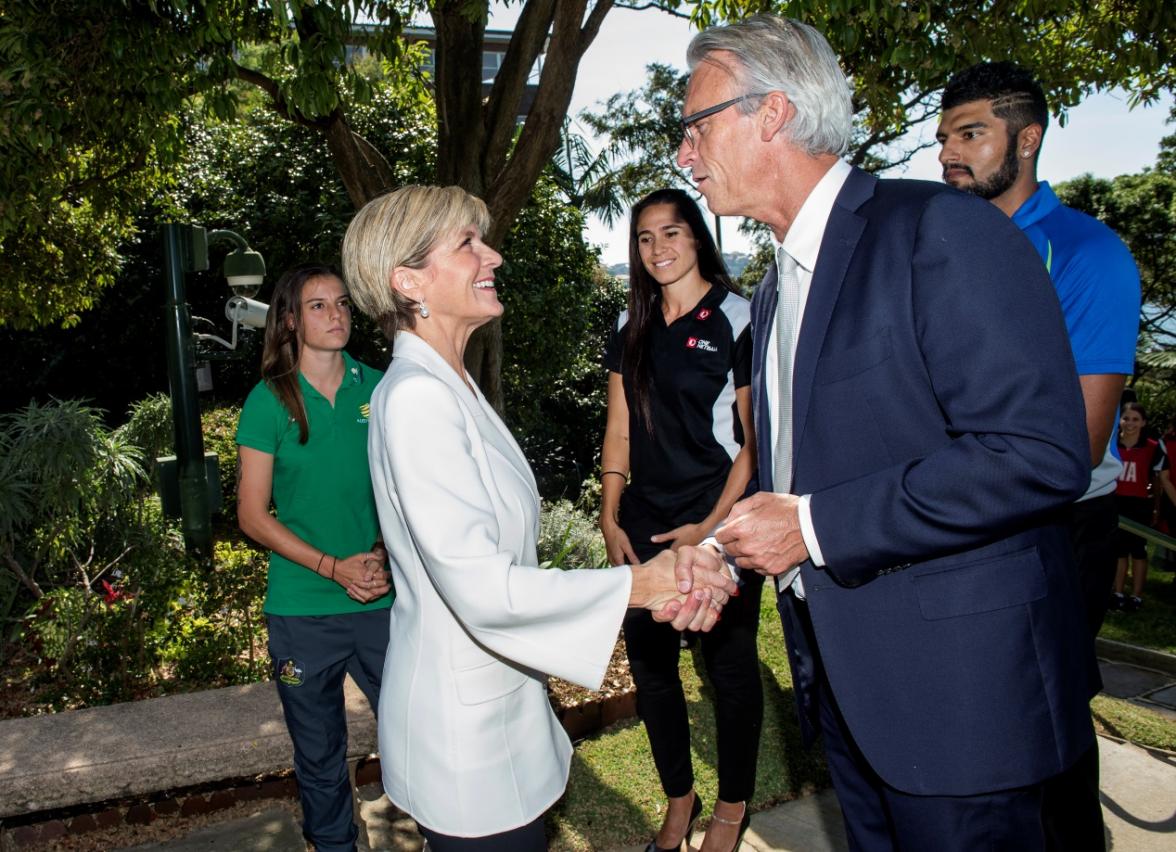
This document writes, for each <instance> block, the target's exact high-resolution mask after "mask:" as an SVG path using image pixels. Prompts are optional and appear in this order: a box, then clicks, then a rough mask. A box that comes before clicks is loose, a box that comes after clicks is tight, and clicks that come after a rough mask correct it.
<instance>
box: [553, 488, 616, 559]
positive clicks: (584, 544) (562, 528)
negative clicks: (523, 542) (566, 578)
mask: <svg viewBox="0 0 1176 852" xmlns="http://www.w3.org/2000/svg"><path fill="white" fill-rule="evenodd" d="M538 551H539V564H540V566H541V567H543V568H564V569H567V568H604V567H606V566H607V565H608V553H607V552H606V551H605V548H604V538H603V537H602V536H601V534H600V530H599V529H597V527H596V520H595V519H594V518H592V517H590V516H589V515H587V514H586V513H584V512H582V511H580V510H579V509H577V508H576V507H575V506H573V505H572V503H571V502H570V501H568V500H555V501H553V502H548V503H544V504H543V508H542V512H541V513H540V516H539V543H538Z"/></svg>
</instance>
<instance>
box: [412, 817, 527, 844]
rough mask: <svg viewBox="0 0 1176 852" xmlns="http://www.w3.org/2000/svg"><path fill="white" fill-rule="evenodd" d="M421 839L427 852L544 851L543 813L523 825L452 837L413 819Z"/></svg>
mask: <svg viewBox="0 0 1176 852" xmlns="http://www.w3.org/2000/svg"><path fill="white" fill-rule="evenodd" d="M417 827H418V828H419V829H420V830H421V834H422V835H424V838H425V840H427V841H429V846H428V849H429V852H546V850H547V837H546V835H545V834H544V831H543V817H542V816H539V817H538V818H536V819H534V820H532V821H531V822H529V823H527V824H526V825H523V826H519V827H518V828H512V829H511V830H510V831H503V832H501V833H499V834H488V835H486V836H485V837H453V836H452V835H449V834H441V833H439V832H436V831H433V829H431V828H428V827H426V826H423V825H421V824H420V823H417Z"/></svg>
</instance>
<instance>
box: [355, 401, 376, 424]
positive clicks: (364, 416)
mask: <svg viewBox="0 0 1176 852" xmlns="http://www.w3.org/2000/svg"><path fill="white" fill-rule="evenodd" d="M371 416H372V407H371V406H370V405H368V404H367V403H366V402H365V403H363V404H361V405H360V406H359V419H357V420H356V421H355V422H356V423H367V422H368V418H369V417H371Z"/></svg>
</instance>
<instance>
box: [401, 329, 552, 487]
mask: <svg viewBox="0 0 1176 852" xmlns="http://www.w3.org/2000/svg"><path fill="white" fill-rule="evenodd" d="M392 357H394V358H405V359H407V360H409V361H412V362H414V363H416V364H419V365H420V366H422V367H424V368H425V369H426V370H428V371H429V372H430V373H431V374H433V375H434V376H436V377H437V378H439V379H440V380H441V381H443V382H444V383H445V384H446V385H447V386H448V387H449V388H450V389H451V390H452V391H453V394H454V396H456V397H457V398H458V399H459V400H460V401H461V403H462V405H464V406H465V407H466V408H467V409H468V410H469V412H470V413H471V414H472V415H473V417H474V420H475V422H476V423H485V424H486V427H482V426H479V434H480V435H481V437H482V439H483V441H490V442H491V443H492V444H493V446H494V448H495V450H497V451H498V453H499V454H500V455H502V457H503V458H505V459H506V460H507V461H508V462H509V463H510V465H511V467H513V468H514V469H515V471H516V472H517V473H518V475H519V478H520V479H521V480H523V482H525V483H526V484H527V487H528V488H529V489H530V491H531V495H532V496H533V497H534V499H535V502H536V503H538V502H539V487H538V485H537V484H536V483H535V474H534V473H533V472H532V471H531V465H530V464H528V463H527V457H526V456H525V455H524V454H523V451H522V448H521V447H519V445H518V442H517V441H515V439H514V436H513V435H512V434H511V433H510V430H509V429H508V428H507V427H506V424H505V423H503V422H502V418H501V417H499V416H498V414H497V412H495V411H494V407H493V406H492V405H490V403H489V402H487V401H486V397H485V396H483V395H482V392H481V390H479V389H477V385H475V386H474V387H475V390H473V391H471V390H470V389H469V387H467V386H466V383H465V382H463V381H462V380H461V377H460V376H459V375H458V374H457V373H455V372H454V370H453V368H452V367H450V366H449V364H448V363H446V361H445V359H444V358H442V357H441V355H440V353H438V352H437V350H435V349H434V348H433V347H432V346H430V345H429V344H428V343H426V342H425V341H424V340H422V339H421V338H419V337H417V336H416V335H415V334H410V333H408V332H400V333H399V334H397V335H396V342H395V343H394V344H393V347H392ZM471 381H472V380H471ZM487 427H488V428H487ZM486 432H491V433H493V435H492V436H491V435H488V434H486Z"/></svg>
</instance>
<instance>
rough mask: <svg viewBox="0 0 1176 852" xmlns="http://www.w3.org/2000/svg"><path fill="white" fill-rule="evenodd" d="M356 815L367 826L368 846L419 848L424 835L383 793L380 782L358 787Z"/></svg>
mask: <svg viewBox="0 0 1176 852" xmlns="http://www.w3.org/2000/svg"><path fill="white" fill-rule="evenodd" d="M358 794H359V795H358V796H357V797H356V798H357V799H358V803H359V816H360V819H362V820H363V823H364V825H365V826H366V827H367V842H368V845H369V847H370V848H372V849H379V850H381V852H420V849H421V847H423V846H424V843H425V841H424V838H423V837H421V835H420V833H419V832H418V831H417V825H416V822H415V821H414V820H413V818H412V817H410V816H409V815H408V814H406V813H405V812H404V811H402V810H400V809H399V808H398V807H396V806H395V805H394V804H392V802H390V801H389V800H388V797H387V796H385V795H384V788H383V787H382V786H381V785H380V784H378V783H377V784H365V785H363V786H362V787H359V788H358Z"/></svg>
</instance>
